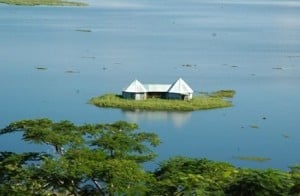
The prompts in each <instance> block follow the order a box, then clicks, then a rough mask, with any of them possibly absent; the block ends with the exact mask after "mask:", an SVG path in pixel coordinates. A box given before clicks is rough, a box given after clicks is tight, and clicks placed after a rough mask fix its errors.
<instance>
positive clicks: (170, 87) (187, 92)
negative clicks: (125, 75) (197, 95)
mask: <svg viewBox="0 0 300 196" xmlns="http://www.w3.org/2000/svg"><path fill="white" fill-rule="evenodd" d="M193 92H194V91H193V90H192V89H191V87H190V86H189V85H188V84H187V83H186V82H185V81H184V80H183V79H181V78H179V79H178V80H176V81H175V82H174V83H173V84H142V83H141V82H139V81H138V80H134V81H133V82H132V83H131V84H130V85H129V86H128V87H127V88H125V89H124V90H123V91H122V96H123V98H126V99H135V100H144V99H147V98H153V97H155V98H162V99H182V100H190V99H192V98H193Z"/></svg>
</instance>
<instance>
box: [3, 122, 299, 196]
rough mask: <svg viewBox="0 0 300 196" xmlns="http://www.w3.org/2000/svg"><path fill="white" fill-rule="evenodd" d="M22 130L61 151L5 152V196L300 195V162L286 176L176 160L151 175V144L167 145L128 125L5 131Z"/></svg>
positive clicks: (37, 125) (26, 126)
mask: <svg viewBox="0 0 300 196" xmlns="http://www.w3.org/2000/svg"><path fill="white" fill-rule="evenodd" d="M17 131H20V132H22V133H23V140H24V141H27V142H30V143H36V144H44V145H49V146H52V147H53V148H54V149H55V153H44V152H25V153H19V154H17V153H14V152H0V195H211V196H212V195H214V196H219V195H237V196H256V195H257V196H260V195H263V196H264V195H270V196H271V195H272V196H273V195H275V196H276V195H278V196H279V195H300V166H299V165H297V166H294V167H291V168H290V171H288V172H285V171H280V170H275V169H266V170H255V169H247V168H236V167H234V166H232V165H230V164H228V163H224V162H216V161H211V160H207V159H197V158H187V157H173V158H170V159H169V160H166V161H163V162H162V163H161V164H160V165H159V167H158V168H157V169H156V170H155V171H153V172H147V171H145V170H144V169H143V167H142V164H143V163H145V162H147V161H151V160H153V159H154V158H155V154H154V153H153V151H152V150H151V146H153V147H155V146H157V145H158V144H159V143H160V140H159V138H158V137H157V135H155V134H153V133H147V132H141V131H139V130H138V126H137V125H136V124H132V123H127V122H124V121H118V122H115V123H112V124H86V125H81V126H77V125H74V124H73V123H71V122H69V121H61V122H53V121H51V120H49V119H36V120H23V121H17V122H13V123H11V124H10V125H8V126H7V127H5V128H3V129H1V131H0V134H9V133H12V132H17Z"/></svg>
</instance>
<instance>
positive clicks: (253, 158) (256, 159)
mask: <svg viewBox="0 0 300 196" xmlns="http://www.w3.org/2000/svg"><path fill="white" fill-rule="evenodd" d="M232 158H234V159H238V160H242V161H254V162H266V161H270V160H271V159H270V158H268V157H256V156H233V157H232Z"/></svg>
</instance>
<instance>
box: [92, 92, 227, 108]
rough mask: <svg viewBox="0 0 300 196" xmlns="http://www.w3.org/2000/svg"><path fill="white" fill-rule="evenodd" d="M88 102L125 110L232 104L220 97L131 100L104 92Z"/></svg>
mask: <svg viewBox="0 0 300 196" xmlns="http://www.w3.org/2000/svg"><path fill="white" fill-rule="evenodd" d="M89 103H90V104H93V105H96V106H98V107H109V108H121V109H125V110H135V109H141V110H161V111H194V110H207V109H215V108H224V107H230V106H232V104H231V102H230V101H227V100H224V99H223V98H220V97H208V96H197V97H194V98H193V99H192V100H189V101H183V100H167V99H157V98H153V99H147V100H131V99H123V98H122V97H121V96H120V95H116V94H105V95H102V96H99V97H93V98H91V99H90V100H89Z"/></svg>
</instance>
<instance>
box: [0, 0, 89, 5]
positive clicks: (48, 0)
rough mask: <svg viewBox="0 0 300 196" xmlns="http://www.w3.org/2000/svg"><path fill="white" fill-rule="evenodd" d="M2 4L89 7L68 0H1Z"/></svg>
mask: <svg viewBox="0 0 300 196" xmlns="http://www.w3.org/2000/svg"><path fill="white" fill-rule="evenodd" d="M0 3H2V4H8V5H19V6H39V5H45V6H87V4H86V3H82V2H79V1H68V0H67V1H64V0H0Z"/></svg>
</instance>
